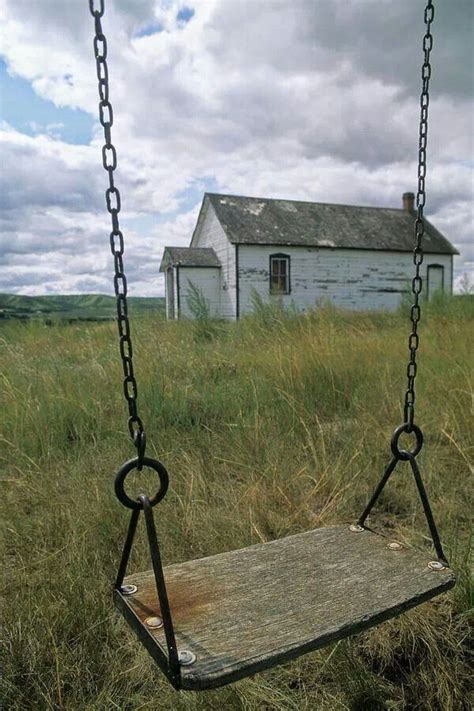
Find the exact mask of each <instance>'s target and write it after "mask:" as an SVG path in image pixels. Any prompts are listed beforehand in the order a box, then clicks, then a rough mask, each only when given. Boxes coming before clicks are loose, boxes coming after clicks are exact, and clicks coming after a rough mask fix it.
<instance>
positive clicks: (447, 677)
mask: <svg viewBox="0 0 474 711" xmlns="http://www.w3.org/2000/svg"><path fill="white" fill-rule="evenodd" d="M270 316H271V317H270ZM473 322H474V316H473V309H472V301H469V300H464V299H456V300H449V301H443V303H442V304H438V305H436V304H435V305H430V306H429V308H426V309H425V310H424V312H423V323H422V329H421V333H422V337H421V348H420V357H419V361H420V371H419V376H418V379H417V385H418V400H417V419H418V421H419V423H420V424H421V426H422V428H423V430H424V432H425V438H426V447H425V448H424V450H423V452H422V454H421V455H420V459H419V461H420V465H421V468H422V473H423V476H424V479H425V483H426V486H427V489H428V491H429V494H430V498H431V501H432V505H433V509H434V514H435V516H436V519H437V522H438V525H439V528H440V531H441V533H442V538H443V542H444V544H445V547H446V551H447V553H448V555H449V557H450V560H451V562H452V565H453V567H454V568H455V570H456V572H457V574H458V584H457V586H456V587H455V588H454V590H453V591H451V592H450V593H449V594H446V595H445V596H442V597H441V598H438V599H437V600H435V601H433V602H431V603H426V604H424V605H423V606H421V607H420V608H418V609H416V610H414V611H412V612H410V613H407V614H405V615H403V616H402V617H401V618H399V619H397V620H393V621H391V622H388V623H385V624H384V625H381V626H380V627H378V628H376V629H374V630H372V631H370V632H368V633H366V634H363V635H359V636H358V637H356V638H353V639H351V640H347V641H343V642H338V643H337V644H335V645H332V646H330V647H328V648H326V649H324V650H321V651H319V652H315V653H313V654H310V655H307V656H306V657H304V658H302V659H300V660H297V661H296V662H293V663H290V664H287V665H285V666H283V667H282V668H279V669H276V670H272V671H269V672H265V673H263V674H261V675H259V676H257V677H255V678H253V679H247V680H244V681H241V682H239V683H237V684H235V685H234V686H232V687H227V688H223V689H220V690H217V691H214V692H206V693H202V694H200V695H196V694H192V693H190V692H182V693H180V694H178V693H177V692H174V691H173V690H171V689H170V688H169V687H168V686H167V685H166V683H165V682H164V680H163V679H162V678H161V676H160V675H159V674H158V673H157V672H156V670H155V667H154V665H153V663H152V662H151V660H150V659H149V658H148V655H147V654H146V652H144V651H143V650H142V649H141V648H140V646H139V644H138V643H137V642H136V640H135V639H134V637H133V636H132V635H131V633H130V632H129V631H128V630H127V629H126V627H125V623H124V622H123V621H122V619H121V618H119V616H118V615H117V613H116V612H115V610H114V609H113V607H112V604H111V581H112V580H113V577H114V573H115V570H116V566H117V561H118V559H119V555H120V551H121V546H122V543H123V539H124V535H125V528H126V524H127V518H128V517H127V514H126V512H125V511H124V509H123V508H122V507H121V506H120V505H119V504H118V502H117V501H116V500H115V498H114V496H113V490H112V479H113V473H114V471H115V470H116V468H117V466H118V465H119V464H121V463H122V462H123V461H124V460H125V459H126V458H129V457H130V456H131V455H132V454H133V453H132V451H131V447H130V445H129V442H128V439H127V434H126V417H125V408H124V403H123V402H122V389H121V370H120V364H119V361H118V357H117V347H116V332H115V327H114V325H113V324H97V325H93V324H91V325H69V326H60V325H56V326H53V327H50V328H45V327H44V326H42V325H41V324H40V323H27V324H10V323H8V324H5V325H4V326H2V328H1V330H0V349H1V357H2V375H1V389H2V394H1V397H2V403H3V405H2V408H1V412H0V417H1V433H2V441H1V444H2V455H1V456H2V462H3V473H2V492H3V495H2V497H1V507H2V521H3V526H2V552H3V561H4V563H3V570H4V573H5V574H4V577H3V611H2V618H3V623H4V628H3V636H4V644H3V655H4V659H3V667H4V677H3V697H4V699H5V706H6V708H9V709H74V710H76V709H78V710H79V709H80V710H82V709H114V708H116V709H121V710H122V709H141V708H147V709H183V710H184V709H223V708H224V709H245V710H254V709H255V710H257V709H259V710H260V709H268V710H269V709H294V710H295V711H296V710H298V711H299V710H301V709H307V710H310V709H322V710H323V711H324V710H326V709H327V710H328V711H329V710H330V711H333V710H337V709H350V710H352V711H356V710H357V711H366V710H370V709H390V710H395V709H396V710H398V709H400V710H401V709H433V710H436V709H440V710H441V709H442V710H443V711H444V710H445V709H446V710H447V711H449V710H450V709H452V710H453V711H454V710H457V709H468V708H469V701H468V687H467V685H468V674H467V669H466V662H467V652H468V642H467V640H468V615H469V610H470V606H471V603H472V599H471V597H470V595H471V590H472V588H471V587H470V581H469V575H468V571H469V567H468V554H469V545H470V535H471V528H470V526H471V518H470V514H471V511H472V508H471V507H470V501H469V498H470V493H472V479H471V478H470V475H472V469H471V467H470V461H471V460H470V457H471V454H472V448H471V442H470V434H471V433H472V424H473V409H472V394H473V390H472V370H471V369H472V350H473V349H472V346H473V340H474V336H473V334H474V329H473V325H474V324H473ZM407 332H408V323H407V319H406V315H405V314H403V315H402V314H401V313H395V314H385V313H374V314H370V315H369V314H352V313H346V312H341V311H336V310H334V309H331V308H323V309H320V310H318V311H315V312H314V313H310V314H307V315H304V316H295V315H288V314H285V313H284V312H283V311H281V310H280V311H279V312H278V313H276V311H275V310H274V312H272V314H270V315H269V314H268V313H265V310H264V309H262V310H261V311H260V312H259V313H257V314H256V315H255V316H253V317H248V318H246V319H244V320H242V321H241V322H239V323H238V324H221V325H219V326H218V327H217V328H215V329H214V330H213V332H212V337H210V338H199V337H196V330H195V329H194V328H192V327H191V324H190V323H189V322H179V323H165V322H157V321H154V320H150V319H137V320H136V322H135V323H134V331H133V336H134V339H135V354H136V369H137V373H138V379H139V388H140V391H139V403H140V409H141V414H142V416H143V418H144V420H145V422H146V424H147V432H148V440H149V444H148V447H149V450H150V452H152V453H153V454H154V455H155V456H157V457H158V458H160V459H162V460H163V461H164V462H165V463H166V465H167V467H168V470H169V472H170V474H171V485H170V491H169V493H168V495H167V497H166V499H165V500H164V501H163V502H162V503H161V504H160V505H159V507H158V509H157V519H158V525H159V530H160V537H161V540H162V545H163V551H164V557H165V562H171V561H173V562H177V561H181V560H186V559H189V558H191V557H195V556H201V555H210V554H213V553H218V552H220V551H224V550H227V549H230V548H236V547H241V546H246V545H249V544H252V543H257V542H260V541H267V540H271V539H274V538H276V537H279V536H284V535H287V534H291V533H295V532H298V531H302V530H305V529H309V528H311V527H315V526H321V525H327V524H333V523H337V522H342V521H352V520H353V519H354V517H355V516H356V514H357V513H358V512H360V510H361V507H362V506H363V505H364V503H365V502H366V500H367V497H368V495H369V492H370V491H371V490H372V488H373V487H374V485H375V483H376V481H377V479H378V477H379V476H380V474H381V471H382V469H383V467H384V466H385V464H386V462H387V461H388V458H389V447H388V442H389V438H390V434H391V431H392V429H393V428H394V426H395V425H397V424H399V423H400V422H401V419H402V409H401V395H402V393H403V389H404V386H405V370H406V365H405V364H406V360H407V356H408V352H407ZM135 486H136V490H137V491H138V489H139V488H140V487H144V488H145V490H146V491H150V487H151V484H150V483H149V482H148V480H147V477H146V476H144V477H143V478H142V479H141V480H140V475H137V480H136V484H135ZM372 520H373V523H374V524H375V525H377V526H379V527H381V528H385V529H390V530H392V531H393V534H394V535H395V536H396V537H397V539H399V540H402V541H403V540H404V541H407V542H409V543H413V544H416V545H418V546H420V547H427V548H428V547H429V545H430V543H429V538H428V535H427V531H426V527H425V523H424V519H423V514H422V510H421V507H420V504H419V501H418V499H417V496H416V493H415V488H414V484H413V482H412V480H411V477H410V474H409V471H408V470H404V469H403V467H401V468H400V469H399V470H398V471H397V473H396V475H394V477H393V480H391V482H390V484H389V486H388V488H387V490H386V493H385V494H384V496H383V498H382V501H381V503H380V504H379V506H378V508H377V510H376V512H375V514H374V517H373V519H372ZM131 564H132V566H135V569H144V568H148V567H149V561H148V556H147V552H146V545H145V541H144V540H142V539H140V540H139V542H138V547H137V550H136V552H135V554H134V557H133V560H132V561H131Z"/></svg>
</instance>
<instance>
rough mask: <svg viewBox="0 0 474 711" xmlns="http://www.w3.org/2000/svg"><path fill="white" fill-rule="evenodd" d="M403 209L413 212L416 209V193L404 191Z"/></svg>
mask: <svg viewBox="0 0 474 711" xmlns="http://www.w3.org/2000/svg"><path fill="white" fill-rule="evenodd" d="M402 200H403V209H404V210H407V211H408V212H413V211H414V210H415V194H414V193H403V197H402Z"/></svg>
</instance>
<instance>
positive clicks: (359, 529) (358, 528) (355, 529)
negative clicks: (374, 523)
mask: <svg viewBox="0 0 474 711" xmlns="http://www.w3.org/2000/svg"><path fill="white" fill-rule="evenodd" d="M349 531H352V533H362V531H365V528H364V527H363V526H359V524H358V523H353V524H352V525H351V526H349Z"/></svg>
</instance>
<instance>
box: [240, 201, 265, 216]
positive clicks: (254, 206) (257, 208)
mask: <svg viewBox="0 0 474 711" xmlns="http://www.w3.org/2000/svg"><path fill="white" fill-rule="evenodd" d="M264 207H265V203H264V202H254V203H251V204H250V205H246V206H245V208H244V209H245V212H249V213H250V214H251V215H260V213H261V212H262V210H263V208H264Z"/></svg>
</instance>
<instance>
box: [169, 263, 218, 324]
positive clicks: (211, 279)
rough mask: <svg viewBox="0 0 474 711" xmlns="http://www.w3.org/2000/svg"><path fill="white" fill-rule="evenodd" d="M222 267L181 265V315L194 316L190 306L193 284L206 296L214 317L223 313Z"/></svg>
mask: <svg viewBox="0 0 474 711" xmlns="http://www.w3.org/2000/svg"><path fill="white" fill-rule="evenodd" d="M220 272H221V270H220V269H216V268H215V267H180V268H179V292H180V295H179V305H180V309H179V315H180V317H184V318H193V314H192V311H191V309H190V308H189V297H190V295H191V293H192V290H191V284H192V285H193V286H195V287H196V289H198V290H199V292H200V293H201V294H202V295H203V297H204V298H205V300H206V302H207V305H208V307H209V314H210V316H212V317H219V316H220V315H221V298H220V297H221V288H220V281H221V280H220Z"/></svg>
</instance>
